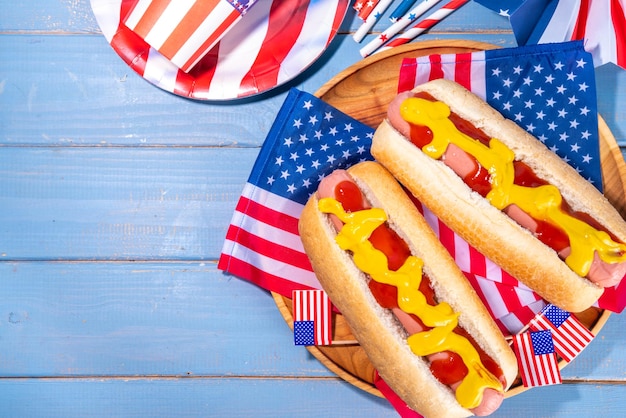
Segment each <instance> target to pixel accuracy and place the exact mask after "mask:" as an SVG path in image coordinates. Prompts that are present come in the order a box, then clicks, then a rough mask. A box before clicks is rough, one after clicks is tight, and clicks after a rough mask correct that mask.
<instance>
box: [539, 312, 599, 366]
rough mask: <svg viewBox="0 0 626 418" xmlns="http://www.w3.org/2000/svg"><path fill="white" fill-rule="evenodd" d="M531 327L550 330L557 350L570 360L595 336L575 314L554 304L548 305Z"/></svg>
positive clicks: (566, 359)
mask: <svg viewBox="0 0 626 418" xmlns="http://www.w3.org/2000/svg"><path fill="white" fill-rule="evenodd" d="M530 329H531V330H534V331H540V330H550V331H551V332H552V339H553V340H554V348H555V350H556V352H557V353H558V354H559V355H560V356H561V357H562V358H563V360H565V361H568V362H570V361H572V360H574V358H575V357H576V356H577V355H578V354H580V353H581V352H582V351H583V350H584V349H585V348H586V347H587V345H589V343H590V342H591V341H592V340H593V338H594V335H593V334H592V333H591V331H589V330H588V329H587V328H585V326H584V325H583V324H581V323H580V321H579V320H578V319H577V318H576V317H575V316H574V315H572V314H570V313H569V312H566V311H563V310H562V309H560V308H558V307H556V306H554V305H548V306H546V307H545V308H544V309H543V310H542V312H541V313H540V314H539V315H537V317H536V318H535V319H533V320H532V321H531V322H530Z"/></svg>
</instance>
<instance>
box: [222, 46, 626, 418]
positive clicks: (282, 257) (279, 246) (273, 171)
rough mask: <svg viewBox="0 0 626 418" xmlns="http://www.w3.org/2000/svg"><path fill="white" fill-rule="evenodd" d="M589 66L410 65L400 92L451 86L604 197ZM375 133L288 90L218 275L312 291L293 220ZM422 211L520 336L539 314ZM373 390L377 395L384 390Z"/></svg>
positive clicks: (463, 57) (506, 278) (511, 281)
mask: <svg viewBox="0 0 626 418" xmlns="http://www.w3.org/2000/svg"><path fill="white" fill-rule="evenodd" d="M592 61H593V60H592V57H591V55H590V54H589V53H587V52H586V51H585V50H584V48H583V45H582V43H581V42H564V43H556V44H547V45H536V46H527V47H520V48H509V49H497V50H490V51H480V52H474V53H464V54H453V55H430V56H424V57H419V58H407V59H405V60H404V61H403V63H402V67H401V70H400V77H399V87H398V90H399V91H404V90H407V89H411V88H412V87H413V86H414V85H416V84H420V83H423V82H426V81H428V80H430V79H433V78H442V77H445V78H450V79H453V80H455V81H457V82H459V83H460V84H462V85H464V86H466V87H467V88H469V89H470V90H472V91H473V92H474V93H476V94H478V95H479V96H481V97H483V98H484V99H485V100H486V101H487V102H488V103H489V104H491V105H492V106H493V107H495V108H496V109H498V110H500V111H501V112H502V113H503V114H504V115H505V116H506V117H508V118H510V119H512V120H514V121H516V122H517V123H518V124H519V125H520V126H521V127H522V128H523V129H525V130H527V131H529V132H531V133H532V134H533V135H534V136H535V137H538V138H540V139H541V140H542V141H543V142H544V143H545V144H546V145H547V146H548V147H549V148H551V149H552V150H553V151H554V152H556V153H557V154H558V155H559V156H561V157H562V158H563V159H565V160H566V161H567V162H568V163H569V164H571V165H572V166H574V167H575V168H576V169H577V170H579V171H580V173H581V174H582V175H583V177H585V178H587V179H588V180H589V181H591V182H592V183H593V184H594V185H595V186H596V187H597V188H598V189H600V190H601V188H602V178H601V174H600V173H601V161H600V155H599V145H598V125H597V106H596V92H595V74H594V68H593V63H592ZM373 132H374V130H373V129H372V128H370V127H368V126H366V125H364V124H362V123H361V122H359V121H357V120H355V119H353V118H351V117H350V116H348V115H345V114H343V113H342V112H340V111H338V110H337V109H335V108H333V107H332V106H330V105H329V104H327V103H325V102H323V101H322V100H320V99H318V98H316V97H315V96H313V95H311V94H309V93H306V92H303V91H299V90H296V89H292V90H291V91H290V92H289V94H288V96H287V98H286V100H285V102H284V103H283V106H282V108H281V109H280V111H279V113H278V115H277V117H276V119H275V121H274V123H273V125H272V128H271V130H270V132H269V134H268V136H267V138H266V141H265V143H264V144H263V146H262V148H261V151H260V154H259V156H258V158H257V161H256V162H255V164H254V167H253V169H252V173H251V175H250V177H249V179H248V182H247V183H246V185H245V187H244V191H243V193H242V196H241V198H240V200H239V202H238V204H237V207H236V209H235V213H234V215H233V219H232V221H231V224H230V225H229V228H228V232H227V236H226V240H225V243H224V247H223V250H222V254H221V256H220V260H219V264H218V268H219V269H221V270H224V271H225V272H228V273H231V274H234V275H236V276H238V277H240V278H242V279H245V280H249V281H251V282H253V283H256V284H257V285H259V286H261V287H262V288H264V289H267V290H270V291H273V292H277V293H279V294H282V295H284V296H287V297H290V296H291V292H292V290H294V289H315V288H319V287H320V286H319V283H318V282H317V280H316V278H315V275H314V273H313V272H312V269H311V266H310V263H309V261H308V258H307V256H306V254H305V253H304V250H303V248H302V244H301V242H300V238H299V235H298V229H297V223H298V218H299V215H300V212H301V210H302V208H303V206H304V204H305V203H306V201H307V199H308V197H309V196H310V194H311V193H313V192H314V191H315V190H316V188H317V184H318V183H319V181H320V180H321V178H322V177H323V176H324V175H326V174H328V173H330V172H331V171H332V170H334V169H336V168H347V167H349V166H350V165H353V164H356V163H358V162H360V161H363V160H369V159H372V156H371V155H370V154H369V147H370V145H371V137H372V135H373ZM420 209H421V210H422V211H423V213H424V214H425V217H426V219H427V220H429V221H430V222H431V225H432V226H433V229H434V230H435V232H436V233H437V234H439V237H440V239H441V240H442V243H443V244H444V246H446V247H447V248H448V250H449V251H450V252H451V253H452V254H453V255H454V257H455V260H456V261H457V264H458V265H459V267H460V268H461V270H462V271H463V272H464V273H465V275H466V277H467V278H468V280H469V281H470V282H471V283H472V285H473V286H474V288H475V289H476V291H477V293H478V295H479V296H480V297H481V299H482V300H483V302H484V303H485V305H486V306H487V309H488V310H489V311H490V313H491V315H492V317H493V318H494V320H495V321H496V323H497V324H498V326H499V327H500V329H501V330H502V331H503V333H504V334H505V335H512V334H516V333H518V332H520V330H522V329H523V328H524V327H525V326H526V325H528V324H529V323H530V322H531V320H533V318H535V316H536V315H537V314H538V313H540V312H541V311H542V309H544V308H545V307H546V302H545V301H544V300H543V299H541V298H540V297H539V296H538V295H537V294H535V293H534V292H533V291H531V290H530V289H528V288H527V287H526V286H524V285H523V284H521V283H519V282H518V281H517V280H516V279H515V278H513V277H512V276H510V275H509V274H508V273H506V272H505V271H503V270H502V269H500V268H499V267H497V266H496V265H494V264H493V263H492V262H491V261H490V260H488V259H486V258H485V257H484V256H482V254H480V253H478V252H477V251H476V250H475V249H473V248H472V247H470V246H469V245H468V244H467V243H465V242H464V241H463V240H462V239H460V238H459V237H458V236H455V234H454V233H453V232H452V231H451V230H450V229H449V228H447V227H446V226H445V224H443V223H442V222H440V221H439V220H438V219H436V218H435V217H434V216H433V215H432V214H431V213H430V212H429V211H428V208H425V207H422V208H420ZM623 282H624V281H623ZM625 288H626V284H624V283H622V284H621V285H620V286H619V287H618V288H617V289H616V288H610V289H607V290H606V291H605V293H604V295H603V296H602V297H601V298H600V300H599V301H598V306H599V307H600V308H602V309H607V310H610V311H613V312H621V311H622V310H623V309H624V307H625V306H626V290H625ZM377 384H379V385H380V387H382V388H383V389H384V382H380V381H379V382H377ZM394 406H395V407H396V408H397V409H398V410H399V407H398V405H394ZM403 416H408V415H406V414H404V413H403Z"/></svg>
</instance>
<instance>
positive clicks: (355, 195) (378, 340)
mask: <svg viewBox="0 0 626 418" xmlns="http://www.w3.org/2000/svg"><path fill="white" fill-rule="evenodd" d="M299 230H300V236H301V238H302V242H303V245H304V249H305V251H306V252H307V254H308V256H309V258H310V260H311V264H312V266H313V270H314V271H315V274H316V276H317V278H318V279H319V281H320V283H321V284H322V287H323V288H324V289H325V291H326V292H327V293H328V295H329V297H330V299H331V301H332V302H333V304H334V305H335V306H336V307H337V308H338V309H339V311H340V312H341V313H342V314H343V315H344V317H345V319H346V321H347V322H348V324H349V325H350V328H351V330H352V332H353V334H354V336H355V337H356V339H357V340H358V341H359V343H360V344H361V346H362V347H363V349H364V350H365V352H366V353H367V355H368V357H369V359H370V361H371V362H372V364H373V365H374V367H375V368H376V369H377V371H378V373H379V374H380V376H381V377H382V378H383V379H384V380H385V382H386V383H387V384H388V385H389V386H390V387H391V388H392V389H393V390H394V391H395V392H396V393H397V394H398V395H399V396H400V397H401V398H402V399H403V400H404V401H405V402H406V403H407V404H408V405H409V406H410V407H411V408H413V409H414V410H416V411H417V412H419V413H421V414H422V415H424V416H427V417H431V416H432V417H435V416H446V417H454V416H459V417H461V416H470V415H488V414H490V413H492V412H493V411H494V410H496V409H497V408H498V407H499V405H500V404H501V402H502V399H503V393H504V392H505V391H506V390H507V389H508V388H509V386H510V385H511V384H512V383H513V381H514V380H515V377H516V376H517V362H516V359H515V355H514V354H513V352H512V350H511V349H510V348H509V346H508V344H507V343H506V341H505V339H504V337H503V335H502V334H501V332H500V331H499V329H498V328H497V326H496V325H495V323H494V322H493V320H492V319H491V317H490V316H489V314H488V312H487V311H486V308H485V307H484V305H482V303H481V302H480V300H479V299H478V296H477V295H476V293H475V292H474V290H473V289H472V287H471V286H470V285H469V283H468V282H467V280H466V279H465V277H464V276H463V273H461V271H460V270H459V269H458V267H457V266H456V264H455V263H454V260H453V259H452V258H451V256H450V254H449V253H447V252H446V250H445V249H444V247H443V246H442V244H441V243H440V242H439V241H438V239H437V237H436V235H435V234H434V232H433V231H432V230H431V229H430V228H429V227H428V224H427V223H426V221H425V220H424V218H423V217H422V216H421V214H420V213H419V212H418V211H417V209H416V207H415V205H414V204H413V203H412V202H411V200H410V198H409V197H408V196H407V195H406V193H405V191H404V190H403V189H402V187H401V186H400V185H399V184H398V182H397V181H396V180H395V179H394V178H393V177H392V176H391V175H390V173H389V172H388V171H387V170H385V169H384V168H383V167H382V166H381V165H380V164H377V163H375V162H365V163H360V164H357V165H355V166H353V167H351V168H350V169H348V170H347V171H344V170H338V171H335V172H333V173H332V174H331V175H329V176H327V177H326V178H324V179H323V180H322V182H321V184H320V186H319V188H318V190H317V192H316V193H315V194H314V195H312V196H311V198H310V199H309V201H308V202H307V204H306V205H305V207H304V210H303V212H302V214H301V216H300V221H299Z"/></svg>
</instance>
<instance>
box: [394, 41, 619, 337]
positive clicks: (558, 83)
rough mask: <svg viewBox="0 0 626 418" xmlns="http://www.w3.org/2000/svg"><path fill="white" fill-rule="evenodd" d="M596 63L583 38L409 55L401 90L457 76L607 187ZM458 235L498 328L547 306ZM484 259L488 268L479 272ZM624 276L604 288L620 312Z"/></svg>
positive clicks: (608, 304)
mask: <svg viewBox="0 0 626 418" xmlns="http://www.w3.org/2000/svg"><path fill="white" fill-rule="evenodd" d="M592 62H593V58H592V56H591V54H590V53H588V52H586V51H585V49H584V46H583V43H582V41H569V42H560V43H553V44H540V45H527V46H524V47H517V48H503V49H493V50H488V51H479V52H472V53H459V54H433V55H428V56H423V57H418V58H406V59H404V60H403V62H402V65H401V69H400V78H399V82H398V83H399V87H398V89H399V90H400V91H405V90H410V89H412V88H413V87H414V86H416V85H418V84H422V83H425V82H427V81H429V80H432V79H436V78H447V79H451V80H454V81H456V82H457V83H459V84H461V85H463V86H465V87H466V88H467V89H469V90H471V91H472V92H474V93H475V94H477V95H478V96H480V97H482V98H483V99H484V100H486V101H487V103H489V104H490V105H491V106H492V107H494V108H495V109H497V110H499V111H500V112H501V113H502V114H503V115H504V116H505V117H507V118H509V119H511V120H513V121H515V122H516V123H517V124H518V125H519V126H521V127H522V128H523V129H525V130H527V131H528V132H530V133H531V134H532V135H534V136H535V137H537V138H539V139H540V140H541V141H542V142H544V144H546V146H548V147H549V148H550V149H551V150H552V151H553V152H555V153H556V154H557V155H559V156H560V157H561V158H562V159H564V160H565V161H566V162H567V163H569V164H570V165H571V166H573V167H574V168H575V169H576V170H577V171H578V172H579V173H581V175H582V176H583V177H585V178H586V179H587V180H589V181H590V182H591V183H592V184H593V185H594V186H596V188H598V189H599V190H600V191H602V175H601V161H600V151H599V144H598V139H599V133H598V123H597V99H596V90H595V71H594V67H593V64H592ZM427 220H430V221H431V226H432V227H433V228H437V229H442V230H444V231H446V229H447V227H446V226H445V225H443V223H441V222H439V221H438V220H436V219H431V218H427ZM445 234H446V235H448V234H453V233H451V232H448V231H446V232H445ZM457 238H458V237H456V236H455V239H448V240H442V242H443V244H444V246H446V248H447V249H448V251H450V253H451V254H453V256H455V259H456V261H457V264H459V266H460V267H461V269H462V270H463V271H465V272H467V273H470V274H469V275H468V274H466V275H467V276H468V278H469V279H470V281H473V282H474V283H475V288H476V289H477V292H478V294H479V296H481V298H483V301H484V302H485V304H486V305H487V307H488V308H489V309H490V310H491V312H492V315H493V316H494V318H495V319H496V322H498V324H499V325H500V326H501V328H503V329H508V330H509V331H510V332H512V333H516V332H518V331H519V330H520V329H521V328H523V326H524V324H527V323H528V321H529V320H530V319H532V317H533V316H534V314H536V313H537V312H539V311H540V310H541V309H542V308H543V306H542V304H541V303H540V302H536V301H537V299H536V298H534V297H533V296H532V295H529V293H527V288H525V286H523V285H521V284H519V283H518V282H517V280H516V279H514V278H513V277H511V276H510V275H508V273H506V272H505V271H503V270H501V269H500V268H499V267H497V266H494V265H493V264H492V263H491V262H490V261H489V260H487V259H485V258H484V257H483V256H482V254H480V253H478V252H477V251H475V250H473V249H471V248H470V247H468V246H467V244H466V243H465V242H464V241H463V240H460V239H457ZM483 260H484V261H483ZM483 265H484V266H486V267H480V268H479V269H478V270H476V266H483ZM470 266H471V267H470ZM487 267H488V268H487ZM482 272H484V273H487V272H488V273H489V274H484V273H482ZM472 275H474V276H477V277H472ZM482 279H487V280H482ZM489 281H491V282H494V283H489ZM624 282H626V281H625V280H623V281H622V283H621V284H620V285H619V286H618V287H617V288H615V287H612V288H608V289H606V290H605V292H604V294H603V295H602V297H601V298H600V300H599V301H598V306H599V307H600V308H603V309H608V310H611V311H614V312H621V311H622V310H623V309H624V307H625V306H626V283H624ZM494 287H498V289H497V290H496V289H494ZM498 312H499V313H498Z"/></svg>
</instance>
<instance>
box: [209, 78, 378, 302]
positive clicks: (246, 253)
mask: <svg viewBox="0 0 626 418" xmlns="http://www.w3.org/2000/svg"><path fill="white" fill-rule="evenodd" d="M373 133H374V130H373V129H372V128H370V127H368V126H366V125H364V124H362V123H360V122H358V121H356V120H354V119H353V118H351V117H349V116H347V115H345V114H344V113H342V112H340V111H338V110H337V109H335V108H333V107H332V106H330V105H328V104H327V103H325V102H323V101H322V100H320V99H318V98H317V97H315V96H313V95H311V94H309V93H306V92H303V91H299V90H296V89H292V90H291V91H290V92H289V94H288V96H287V98H286V100H285V102H284V103H283V106H282V107H281V109H280V111H279V113H278V115H277V117H276V120H275V121H274V124H273V125H272V128H271V129H270V132H269V134H268V135H267V138H266V140H265V143H264V144H263V147H262V148H261V151H260V153H259V157H258V158H257V161H256V162H255V164H254V167H253V168H252V172H251V174H250V177H249V178H248V181H247V183H246V184H245V186H244V190H243V192H242V196H241V198H240V199H239V202H238V203H237V207H236V208H235V213H234V215H233V219H232V221H231V224H230V226H229V228H228V231H227V233H226V240H225V242H224V247H223V249H222V254H221V256H220V259H219V263H218V268H219V269H221V270H224V271H226V272H229V273H232V274H234V275H236V276H239V277H241V278H243V279H247V280H250V281H252V282H253V283H256V284H257V285H259V286H261V287H263V288H265V289H267V290H271V291H274V292H277V293H279V294H281V295H283V296H286V297H291V292H292V291H293V290H298V289H317V288H320V285H319V282H318V281H317V279H316V278H315V274H314V273H313V270H312V268H311V264H310V262H309V259H308V257H307V255H306V253H305V252H304V249H303V247H302V242H301V241H300V235H299V233H298V219H299V217H300V212H302V208H303V207H304V204H305V203H306V201H307V200H308V199H309V196H310V195H311V194H312V193H314V192H315V191H316V190H317V185H318V184H319V182H320V181H321V179H322V178H323V177H324V176H326V175H327V174H329V173H331V172H332V171H333V170H335V169H336V168H347V167H349V166H351V165H354V164H356V163H358V162H361V161H365V160H371V159H372V156H371V154H370V152H369V149H370V146H371V138H372V136H373Z"/></svg>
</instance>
